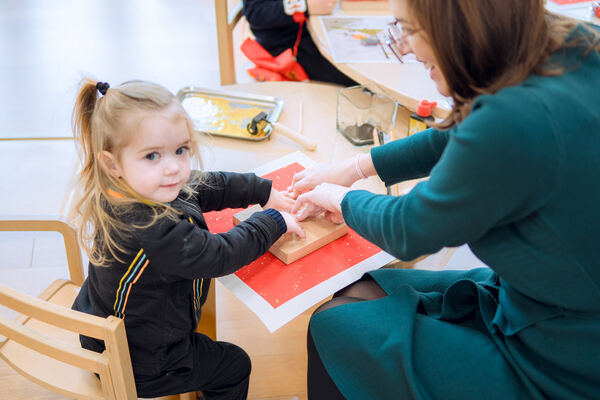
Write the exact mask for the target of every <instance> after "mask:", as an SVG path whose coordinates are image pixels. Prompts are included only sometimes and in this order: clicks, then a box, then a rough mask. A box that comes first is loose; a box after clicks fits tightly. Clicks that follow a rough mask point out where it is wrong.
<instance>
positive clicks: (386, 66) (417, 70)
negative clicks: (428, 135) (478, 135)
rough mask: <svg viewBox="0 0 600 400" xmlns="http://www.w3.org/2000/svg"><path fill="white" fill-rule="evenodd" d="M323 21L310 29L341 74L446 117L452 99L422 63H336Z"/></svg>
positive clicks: (575, 12) (573, 12) (580, 13)
mask: <svg viewBox="0 0 600 400" xmlns="http://www.w3.org/2000/svg"><path fill="white" fill-rule="evenodd" d="M547 8H548V9H549V10H551V11H555V12H557V13H560V14H564V15H566V16H569V17H572V18H577V19H581V20H583V21H588V22H592V23H594V24H596V25H600V19H599V18H595V17H593V16H592V15H591V14H590V11H589V9H588V8H587V7H582V8H575V9H567V10H561V9H559V8H557V7H553V6H552V4H550V3H549V4H548V5H547ZM387 14H388V15H390V21H392V20H393V17H392V16H391V11H389V12H388V13H387ZM332 15H334V16H344V15H357V16H358V15H386V13H382V12H381V11H373V12H366V11H362V12H344V11H342V10H340V9H339V7H338V8H336V10H335V11H334V12H333V14H332ZM322 18H323V17H322V16H313V17H310V18H309V20H308V29H309V31H310V33H311V36H312V38H313V41H314V42H315V44H316V45H317V48H318V49H319V51H320V52H321V54H323V56H324V57H325V58H326V59H328V60H329V61H330V62H331V63H332V64H334V65H335V66H336V67H337V68H338V69H339V70H340V71H342V72H343V73H345V74H346V75H348V76H349V77H351V78H352V79H354V80H355V81H357V82H359V83H361V84H368V83H376V84H378V85H379V86H381V87H382V88H384V89H386V90H387V91H388V92H389V93H390V94H391V95H392V96H394V97H395V98H396V100H397V101H398V102H399V103H400V104H402V105H403V106H405V107H406V108H408V109H409V110H411V111H414V110H416V108H417V104H418V102H419V100H421V99H427V100H430V101H437V103H438V107H436V108H435V109H434V110H433V115H434V116H435V117H437V118H444V117H446V116H447V115H448V113H449V110H450V109H451V107H452V106H451V103H450V99H449V98H447V97H444V96H442V95H441V94H440V93H439V92H438V91H437V88H436V86H435V83H434V82H433V81H432V80H431V78H430V77H429V73H428V71H427V70H426V69H425V67H424V66H423V64H421V63H405V64H401V63H336V62H335V61H334V59H333V56H332V52H331V49H330V48H329V44H328V43H327V37H326V35H325V31H324V30H323V25H322V23H321V19H322Z"/></svg>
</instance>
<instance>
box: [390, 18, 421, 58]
mask: <svg viewBox="0 0 600 400" xmlns="http://www.w3.org/2000/svg"><path fill="white" fill-rule="evenodd" d="M417 32H418V30H412V29H406V28H402V24H401V23H400V21H398V20H395V21H393V22H389V23H388V24H387V28H386V29H385V30H384V31H383V32H382V39H383V40H382V41H383V44H384V45H386V46H387V47H388V48H389V49H390V50H391V52H392V53H393V54H394V56H396V58H397V59H398V61H400V62H404V61H403V57H404V55H405V54H406V53H408V52H409V49H408V43H407V40H408V38H409V37H410V36H412V35H414V34H415V33H417Z"/></svg>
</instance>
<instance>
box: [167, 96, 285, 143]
mask: <svg viewBox="0 0 600 400" xmlns="http://www.w3.org/2000/svg"><path fill="white" fill-rule="evenodd" d="M177 98H178V99H179V100H180V101H181V104H182V105H183V108H184V109H185V110H186V111H187V113H188V114H189V115H190V117H191V118H192V121H194V129H195V130H196V131H197V132H200V133H206V134H209V135H214V136H224V137H230V138H235V139H244V140H252V141H259V140H264V139H266V138H268V137H269V136H271V131H269V132H268V133H266V134H264V135H263V136H253V135H251V134H250V133H248V131H247V129H246V127H247V125H248V123H249V122H250V121H251V120H252V118H254V117H255V116H256V115H257V114H258V113H259V112H261V111H264V112H266V113H267V114H268V120H269V121H271V122H275V121H277V118H279V115H280V114H281V110H282V109H283V100H282V99H279V98H276V97H271V96H263V95H258V94H251V93H236V92H229V91H220V90H214V89H204V88H199V87H195V86H187V87H184V88H182V89H180V90H179V92H177Z"/></svg>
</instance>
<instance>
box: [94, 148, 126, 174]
mask: <svg viewBox="0 0 600 400" xmlns="http://www.w3.org/2000/svg"><path fill="white" fill-rule="evenodd" d="M98 161H99V162H100V166H101V167H102V169H104V171H105V172H106V173H107V174H109V175H110V176H112V177H114V178H120V177H121V175H122V174H121V168H120V167H119V163H118V162H117V159H116V157H115V156H114V155H113V154H112V153H111V152H109V151H106V150H103V151H101V152H100V153H98Z"/></svg>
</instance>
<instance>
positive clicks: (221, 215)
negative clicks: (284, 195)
mask: <svg viewBox="0 0 600 400" xmlns="http://www.w3.org/2000/svg"><path fill="white" fill-rule="evenodd" d="M303 169H304V167H303V166H302V165H300V164H299V163H293V164H289V165H287V166H285V167H283V168H280V169H278V170H275V171H273V172H270V173H268V174H266V175H263V177H264V178H267V179H271V180H272V181H273V187H274V188H275V189H276V190H285V189H287V187H288V186H289V185H290V184H291V182H292V177H293V176H294V174H295V173H297V172H300V171H302V170H303ZM239 211H241V209H228V210H223V211H214V212H209V213H206V214H205V215H204V216H205V218H206V223H207V224H208V227H209V229H210V231H211V232H213V233H221V232H227V231H228V230H230V229H232V228H233V221H232V218H233V215H234V214H235V213H237V212H239ZM380 251H381V250H380V249H379V248H378V247H377V246H375V245H374V244H372V243H370V242H369V241H367V240H366V239H363V238H362V237H360V236H359V235H358V234H357V233H356V232H354V231H353V230H352V229H349V230H348V234H347V235H344V236H342V237H341V238H339V239H337V240H335V241H333V242H331V243H329V244H328V245H326V246H323V247H321V248H320V249H319V250H317V251H315V252H313V253H311V254H309V255H307V256H305V257H303V258H301V259H299V260H297V261H295V262H293V263H291V264H288V265H286V264H285V263H283V262H282V261H280V260H279V259H278V258H277V257H275V256H274V255H272V254H271V253H269V252H267V253H265V254H264V255H263V256H261V257H259V258H258V259H257V260H256V261H254V262H253V263H251V264H249V265H247V266H245V267H244V268H242V269H240V270H238V271H237V272H236V273H235V275H236V276H237V277H238V278H239V279H241V280H242V281H243V282H244V283H246V285H248V286H249V287H250V288H251V289H252V290H254V291H255V292H256V293H257V294H258V295H260V296H261V297H262V298H263V299H265V301H267V302H268V303H269V304H270V305H271V306H272V307H273V308H277V307H279V306H280V305H282V304H284V303H286V302H287V301H289V300H291V299H293V298H294V297H296V296H298V295H299V294H301V293H304V292H305V291H307V290H308V289H310V288H312V287H314V286H316V285H318V284H319V283H321V282H324V281H326V280H327V279H329V278H331V277H333V276H335V275H337V274H339V273H340V272H342V271H345V270H346V269H348V268H350V267H352V266H353V265H356V264H358V263H360V262H361V261H364V260H366V259H367V258H369V257H371V256H373V255H375V254H376V253H378V252H380Z"/></svg>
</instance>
